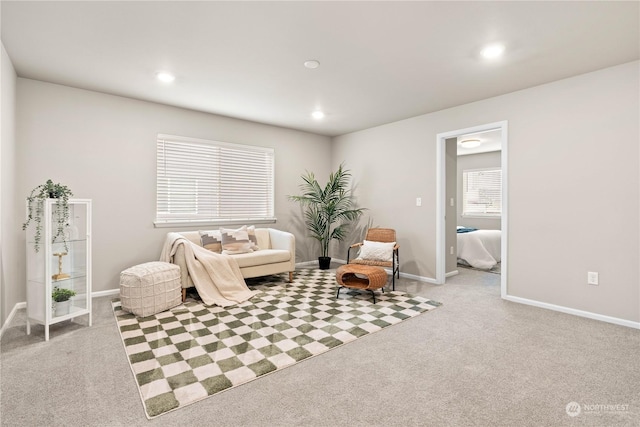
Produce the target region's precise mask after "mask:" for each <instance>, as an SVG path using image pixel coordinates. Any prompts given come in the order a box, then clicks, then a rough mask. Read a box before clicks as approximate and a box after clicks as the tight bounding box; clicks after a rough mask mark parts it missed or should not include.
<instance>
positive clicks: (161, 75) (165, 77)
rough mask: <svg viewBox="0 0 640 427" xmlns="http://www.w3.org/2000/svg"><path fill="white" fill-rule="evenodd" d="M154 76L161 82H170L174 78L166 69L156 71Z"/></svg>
mask: <svg viewBox="0 0 640 427" xmlns="http://www.w3.org/2000/svg"><path fill="white" fill-rule="evenodd" d="M156 78H157V79H158V80H160V81H161V82H164V83H171V82H172V81H174V80H175V79H176V76H174V75H173V74H171V73H167V72H166V71H160V72H158V73H156Z"/></svg>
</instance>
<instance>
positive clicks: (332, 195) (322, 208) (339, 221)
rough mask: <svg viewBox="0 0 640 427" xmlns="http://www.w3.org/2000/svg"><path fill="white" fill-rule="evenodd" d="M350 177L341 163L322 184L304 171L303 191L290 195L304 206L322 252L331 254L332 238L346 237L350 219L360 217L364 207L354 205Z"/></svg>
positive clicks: (308, 221)
mask: <svg viewBox="0 0 640 427" xmlns="http://www.w3.org/2000/svg"><path fill="white" fill-rule="evenodd" d="M350 177H351V174H350V173H349V171H348V170H346V169H344V167H343V165H342V164H341V165H340V167H339V168H338V170H337V171H335V172H333V173H331V174H330V175H329V180H328V181H327V184H326V185H325V186H324V188H323V187H322V186H320V184H319V183H318V181H317V180H316V178H315V175H314V174H313V172H307V173H306V174H304V175H302V181H303V183H302V184H300V191H301V193H302V194H301V195H299V196H289V200H291V201H294V202H298V203H300V204H301V205H302V206H303V208H304V217H305V224H306V226H307V228H308V230H309V232H310V234H311V237H313V238H314V239H317V240H318V241H319V242H320V246H321V247H322V256H328V252H329V243H330V242H331V240H333V239H335V240H338V241H341V240H343V239H344V238H345V237H346V235H347V225H348V223H349V222H351V221H355V220H357V219H358V218H359V217H360V215H361V214H362V212H363V211H364V210H365V209H364V208H356V207H354V206H353V200H352V199H351V195H350V192H349V190H348V185H349V180H350ZM332 227H333V228H332Z"/></svg>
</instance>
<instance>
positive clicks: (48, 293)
mask: <svg viewBox="0 0 640 427" xmlns="http://www.w3.org/2000/svg"><path fill="white" fill-rule="evenodd" d="M56 202H57V200H56V199H47V200H44V201H43V205H42V222H41V224H42V230H41V239H40V243H39V250H38V251H37V252H36V250H35V241H34V237H33V236H34V235H35V221H34V220H32V221H31V224H30V227H29V229H28V230H27V233H28V234H27V247H26V251H27V257H26V259H27V334H30V333H31V323H38V324H41V325H44V335H45V340H46V341H48V340H49V326H50V325H53V324H55V323H58V322H62V321H65V320H69V319H73V318H75V317H78V316H84V315H88V317H89V326H91V200H90V199H69V226H68V227H65V229H64V238H61V237H57V238H55V235H56V234H57V233H56V232H57V215H58V214H57V209H56ZM55 288H59V289H68V290H71V291H73V292H75V295H74V296H72V297H71V298H70V299H69V302H68V303H62V304H61V303H59V302H55V301H54V300H53V297H52V292H53V291H54V289H55Z"/></svg>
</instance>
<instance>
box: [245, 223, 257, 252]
mask: <svg viewBox="0 0 640 427" xmlns="http://www.w3.org/2000/svg"><path fill="white" fill-rule="evenodd" d="M247 234H248V235H249V243H250V244H251V249H253V250H254V251H257V250H259V249H260V246H258V237H257V236H256V227H255V226H254V225H250V226H248V227H247Z"/></svg>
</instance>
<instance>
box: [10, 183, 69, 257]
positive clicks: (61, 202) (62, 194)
mask: <svg viewBox="0 0 640 427" xmlns="http://www.w3.org/2000/svg"><path fill="white" fill-rule="evenodd" d="M71 196H73V193H72V192H71V190H69V188H68V187H67V186H66V185H62V184H59V183H57V184H54V182H53V181H51V180H50V179H48V180H47V182H46V183H44V184H40V185H38V186H37V187H36V188H34V189H33V190H31V193H30V194H29V197H27V202H28V212H27V221H26V222H25V223H24V224H22V229H23V230H26V229H27V227H28V226H29V223H31V221H32V220H33V221H35V223H36V232H35V235H34V240H33V242H34V244H33V246H34V249H35V251H36V252H38V250H39V249H40V240H41V237H42V219H43V218H42V215H43V213H44V201H45V200H46V199H56V208H55V210H54V218H55V222H56V229H55V235H54V236H53V237H52V239H53V241H56V240H58V241H61V242H62V243H63V244H64V248H65V251H66V250H67V238H66V235H65V231H66V229H67V227H69V198H70V197H71Z"/></svg>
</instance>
